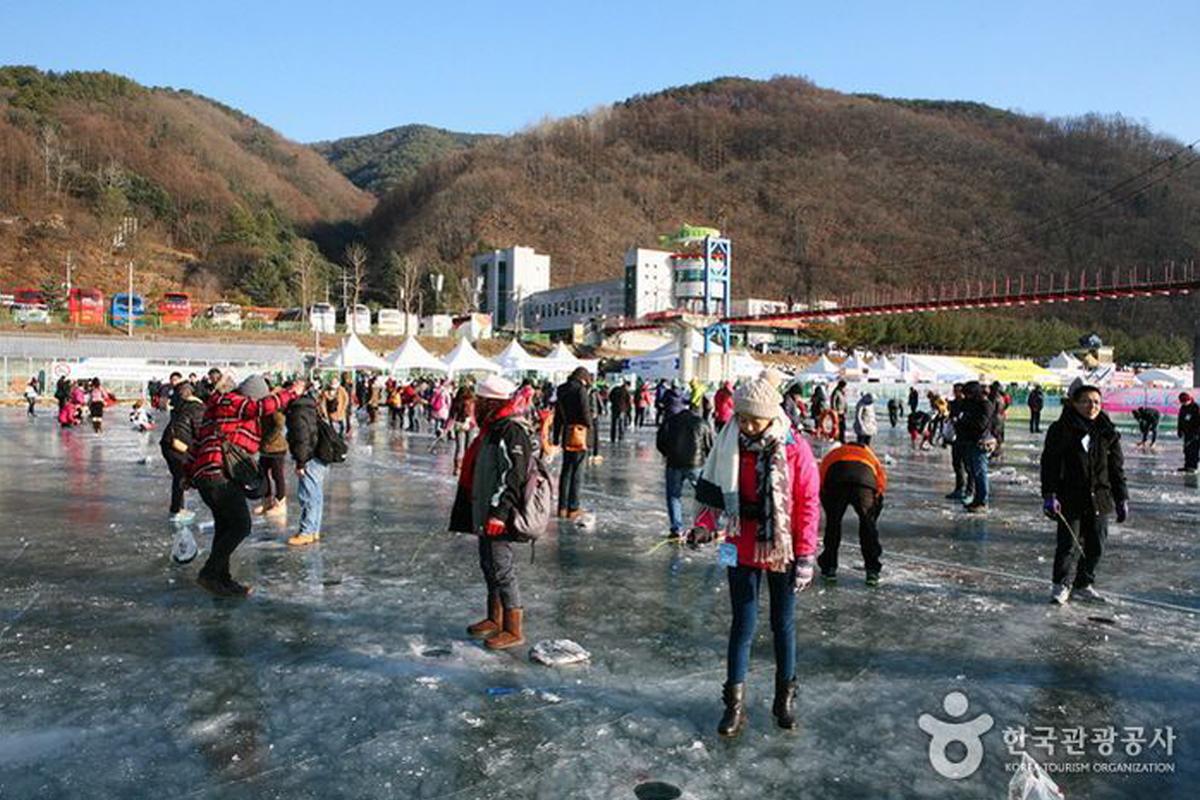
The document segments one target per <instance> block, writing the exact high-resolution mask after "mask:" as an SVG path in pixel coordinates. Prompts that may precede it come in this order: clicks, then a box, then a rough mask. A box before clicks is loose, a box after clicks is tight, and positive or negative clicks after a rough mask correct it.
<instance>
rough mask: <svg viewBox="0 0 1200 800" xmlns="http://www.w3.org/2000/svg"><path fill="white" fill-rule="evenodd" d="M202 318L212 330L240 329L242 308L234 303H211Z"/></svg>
mask: <svg viewBox="0 0 1200 800" xmlns="http://www.w3.org/2000/svg"><path fill="white" fill-rule="evenodd" d="M204 316H205V317H207V318H208V321H209V323H210V324H211V325H212V326H213V327H214V328H232V329H233V330H238V331H240V330H241V329H242V308H241V306H239V305H236V304H234V303H213V304H212V305H211V306H209V307H208V310H207V311H205V312H204Z"/></svg>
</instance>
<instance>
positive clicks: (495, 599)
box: [450, 375, 535, 650]
mask: <svg viewBox="0 0 1200 800" xmlns="http://www.w3.org/2000/svg"><path fill="white" fill-rule="evenodd" d="M516 391H517V387H516V385H515V384H513V383H512V381H509V380H506V379H504V378H501V377H499V376H498V375H493V376H491V377H488V378H486V379H485V380H483V381H481V382H480V384H479V386H478V387H477V388H476V391H475V415H476V419H477V420H478V422H479V436H477V437H476V439H475V441H474V442H472V443H471V446H470V447H468V448H467V453H466V455H465V456H464V457H463V463H462V471H461V472H460V474H459V478H458V493H457V496H456V497H455V499H454V508H453V509H452V511H451V512H450V530H452V531H456V532H459V533H473V534H475V535H476V536H478V537H479V567H480V569H481V570H482V571H483V579H484V582H485V583H486V584H487V608H486V610H487V616H485V617H484V618H483V619H482V620H480V621H479V622H476V623H474V624H472V625H469V626H468V627H467V633H468V634H469V635H470V636H474V637H478V638H481V639H484V646H485V647H487V648H489V649H491V650H504V649H507V648H510V647H516V646H518V645H521V644H524V642H525V634H524V614H525V611H524V608H523V607H522V605H521V591H520V587H519V586H518V584H517V567H516V558H515V557H514V554H513V543H514V537H513V530H512V524H513V515H514V512H515V511H516V510H517V509H518V508H520V507H521V505H522V504H523V502H524V499H525V484H526V480H527V478H528V476H529V470H530V464H531V460H532V459H533V458H534V456H535V450H534V448H535V443H534V436H533V432H532V430H531V429H530V428H529V427H528V425H527V424H526V423H524V422H523V421H522V419H521V416H520V413H519V412H520V408H519V407H518V405H519V404H518V403H517V402H516V401H515V400H514V398H513V395H514V394H515V393H516Z"/></svg>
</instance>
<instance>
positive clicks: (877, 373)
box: [867, 356, 904, 381]
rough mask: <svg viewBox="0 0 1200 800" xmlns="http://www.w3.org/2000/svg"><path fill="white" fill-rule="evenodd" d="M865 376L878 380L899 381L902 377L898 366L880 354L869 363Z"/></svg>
mask: <svg viewBox="0 0 1200 800" xmlns="http://www.w3.org/2000/svg"><path fill="white" fill-rule="evenodd" d="M867 377H868V378H871V379H873V380H879V381H899V380H903V379H904V374H903V373H902V372H901V371H900V368H899V367H898V366H896V365H895V364H894V363H892V361H891V359H889V358H888V357H887V356H880V357H879V358H877V359H875V360H874V361H873V362H871V364H870V371H869V372H868V373H867Z"/></svg>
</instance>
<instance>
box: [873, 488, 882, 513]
mask: <svg viewBox="0 0 1200 800" xmlns="http://www.w3.org/2000/svg"><path fill="white" fill-rule="evenodd" d="M882 513H883V495H882V494H880V493H878V492H876V493H875V519H879V515H880V514H882Z"/></svg>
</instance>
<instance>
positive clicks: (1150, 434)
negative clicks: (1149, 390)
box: [1133, 406, 1162, 449]
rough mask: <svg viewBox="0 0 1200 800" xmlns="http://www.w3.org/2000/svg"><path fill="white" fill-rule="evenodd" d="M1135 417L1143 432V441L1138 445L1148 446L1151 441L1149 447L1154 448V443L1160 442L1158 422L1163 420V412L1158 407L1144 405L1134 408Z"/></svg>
mask: <svg viewBox="0 0 1200 800" xmlns="http://www.w3.org/2000/svg"><path fill="white" fill-rule="evenodd" d="M1133 419H1134V420H1135V421H1136V422H1137V424H1138V430H1139V431H1141V433H1142V441H1141V442H1140V443H1139V444H1138V447H1146V446H1147V443H1149V447H1150V448H1151V449H1153V447H1154V445H1156V444H1158V424H1159V422H1161V421H1162V412H1161V411H1159V410H1158V409H1157V408H1150V407H1149V406H1142V407H1141V408H1135V409H1134V410H1133Z"/></svg>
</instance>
